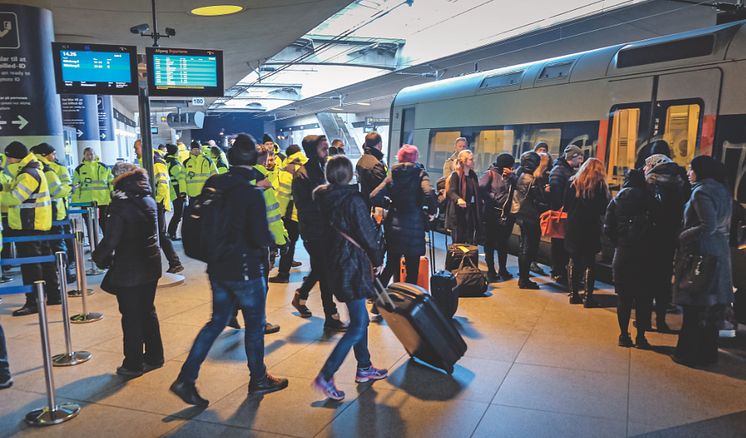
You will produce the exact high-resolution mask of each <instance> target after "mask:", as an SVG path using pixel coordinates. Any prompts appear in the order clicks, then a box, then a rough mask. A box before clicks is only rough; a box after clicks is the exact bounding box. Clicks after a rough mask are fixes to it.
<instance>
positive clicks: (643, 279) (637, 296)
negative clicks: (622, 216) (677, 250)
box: [612, 247, 653, 336]
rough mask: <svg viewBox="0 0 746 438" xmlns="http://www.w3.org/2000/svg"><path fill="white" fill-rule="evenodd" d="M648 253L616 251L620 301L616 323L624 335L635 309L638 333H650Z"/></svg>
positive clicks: (615, 258)
mask: <svg viewBox="0 0 746 438" xmlns="http://www.w3.org/2000/svg"><path fill="white" fill-rule="evenodd" d="M648 259H649V257H648V254H647V252H646V249H637V248H627V247H618V248H616V250H615V251H614V260H613V263H612V266H613V269H614V291H615V292H616V294H617V296H618V297H619V302H618V304H617V321H618V322H619V330H620V333H621V334H623V335H624V334H627V332H628V329H629V320H630V317H631V315H632V309H633V308H634V309H635V320H636V321H637V333H638V336H639V335H643V334H644V333H645V331H647V330H650V314H651V312H652V311H653V296H652V290H651V288H650V282H649V276H650V262H649V260H648Z"/></svg>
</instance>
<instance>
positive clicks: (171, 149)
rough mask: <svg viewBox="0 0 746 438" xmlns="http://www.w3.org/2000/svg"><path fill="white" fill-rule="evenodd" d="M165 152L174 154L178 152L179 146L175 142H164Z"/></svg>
mask: <svg viewBox="0 0 746 438" xmlns="http://www.w3.org/2000/svg"><path fill="white" fill-rule="evenodd" d="M166 152H167V153H168V155H176V154H178V153H179V147H178V146H176V145H175V144H171V143H168V144H166Z"/></svg>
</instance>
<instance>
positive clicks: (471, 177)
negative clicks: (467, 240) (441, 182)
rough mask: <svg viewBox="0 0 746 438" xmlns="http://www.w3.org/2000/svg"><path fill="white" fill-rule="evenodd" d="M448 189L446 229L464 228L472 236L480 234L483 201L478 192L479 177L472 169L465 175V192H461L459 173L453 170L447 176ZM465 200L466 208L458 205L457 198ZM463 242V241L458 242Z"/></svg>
mask: <svg viewBox="0 0 746 438" xmlns="http://www.w3.org/2000/svg"><path fill="white" fill-rule="evenodd" d="M448 179H449V181H448V185H447V186H448V190H447V192H446V199H447V203H446V221H445V226H446V229H449V230H456V229H461V230H466V234H467V235H469V236H472V235H474V234H475V233H476V235H477V236H478V235H480V234H481V231H482V230H481V229H482V210H483V208H484V207H483V202H482V197H481V194H480V193H479V178H477V174H476V173H474V171H473V170H471V171H469V174H468V175H467V176H466V193H461V187H460V186H461V179H460V177H459V173H458V172H456V171H454V172H453V173H451V175H450V176H449V177H448ZM459 199H463V200H464V201H466V208H461V207H459V206H458V203H457V202H458V200H459ZM460 243H463V242H460Z"/></svg>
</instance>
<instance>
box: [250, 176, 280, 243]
mask: <svg viewBox="0 0 746 438" xmlns="http://www.w3.org/2000/svg"><path fill="white" fill-rule="evenodd" d="M254 168H255V169H256V170H257V171H258V172H259V173H261V174H262V175H264V176H265V177H267V175H268V174H269V173H270V172H269V171H268V170H267V168H265V167H264V166H262V165H256V166H254ZM251 184H252V185H256V181H255V180H254V181H251ZM263 194H264V204H265V205H266V209H267V223H269V231H271V232H272V236H274V238H275V245H277V246H282V245H285V244H286V243H287V237H288V232H287V230H285V224H284V223H283V222H282V214H281V213H280V203H279V202H277V192H276V191H275V189H274V188H270V189H266V190H264V191H263Z"/></svg>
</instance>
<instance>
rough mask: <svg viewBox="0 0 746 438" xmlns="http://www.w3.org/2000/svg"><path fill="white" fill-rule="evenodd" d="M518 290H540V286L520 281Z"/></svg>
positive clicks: (531, 282) (527, 281)
mask: <svg viewBox="0 0 746 438" xmlns="http://www.w3.org/2000/svg"><path fill="white" fill-rule="evenodd" d="M518 289H533V290H536V289H539V285H538V284H536V283H534V282H533V281H531V280H520V281H518Z"/></svg>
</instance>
